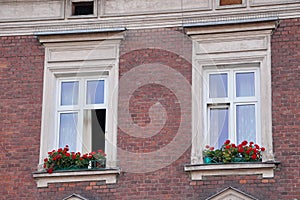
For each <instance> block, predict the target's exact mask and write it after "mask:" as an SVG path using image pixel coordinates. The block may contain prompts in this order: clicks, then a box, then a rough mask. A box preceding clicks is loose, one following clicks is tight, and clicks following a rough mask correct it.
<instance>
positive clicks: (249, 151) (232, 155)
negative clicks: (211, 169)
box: [203, 140, 265, 164]
mask: <svg viewBox="0 0 300 200" xmlns="http://www.w3.org/2000/svg"><path fill="white" fill-rule="evenodd" d="M263 151H265V148H264V147H260V146H259V145H257V144H254V143H253V142H250V143H248V142H247V141H243V142H242V143H241V144H239V145H235V144H233V143H231V142H230V140H226V141H225V142H224V144H223V145H222V147H221V148H220V149H214V147H210V146H209V145H206V149H205V150H204V151H203V162H204V164H213V163H239V162H261V161H262V153H263Z"/></svg>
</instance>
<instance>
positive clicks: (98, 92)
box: [86, 80, 104, 104]
mask: <svg viewBox="0 0 300 200" xmlns="http://www.w3.org/2000/svg"><path fill="white" fill-rule="evenodd" d="M86 92H87V94H86V95H87V96H86V102H87V104H103V103H104V80H97V81H88V82H87V91H86Z"/></svg>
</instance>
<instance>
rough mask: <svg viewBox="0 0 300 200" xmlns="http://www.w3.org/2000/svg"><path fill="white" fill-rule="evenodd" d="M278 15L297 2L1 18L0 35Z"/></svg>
mask: <svg viewBox="0 0 300 200" xmlns="http://www.w3.org/2000/svg"><path fill="white" fill-rule="evenodd" d="M262 14H264V15H274V14H275V15H277V16H278V18H279V19H287V18H298V17H300V3H295V4H290V3H289V4H286V5H270V6H264V7H263V6H255V7H249V6H248V7H245V8H235V9H218V10H215V9H212V10H204V11H192V10H191V11H185V12H181V11H178V12H177V13H175V12H170V13H157V14H155V13H152V14H142V15H129V16H124V15H122V16H99V17H98V18H97V17H95V18H85V19H62V20H40V21H39V20H35V21H26V22H25V21H23V22H21V21H19V22H1V23H0V36H8V35H33V34H34V33H36V32H47V31H62V30H63V31H74V30H78V29H80V30H84V29H106V28H109V29H113V28H120V27H123V28H124V27H126V29H145V28H162V27H181V26H182V25H183V24H186V23H187V22H192V21H203V20H204V21H205V20H210V19H211V18H240V17H245V16H252V17H254V18H255V16H260V15H262Z"/></svg>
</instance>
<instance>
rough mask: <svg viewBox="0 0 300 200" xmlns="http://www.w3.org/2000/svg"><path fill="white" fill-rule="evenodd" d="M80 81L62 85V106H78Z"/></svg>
mask: <svg viewBox="0 0 300 200" xmlns="http://www.w3.org/2000/svg"><path fill="white" fill-rule="evenodd" d="M78 86H79V83H78V81H72V82H62V83H61V103H60V105H62V106H66V105H77V104H78Z"/></svg>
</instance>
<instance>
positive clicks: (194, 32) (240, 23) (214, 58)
mask: <svg viewBox="0 0 300 200" xmlns="http://www.w3.org/2000/svg"><path fill="white" fill-rule="evenodd" d="M276 25H277V18H276V17H274V16H269V17H268V16H265V17H262V18H261V17H259V16H257V17H253V18H247V17H245V18H242V19H241V18H240V19H239V18H237V19H233V18H230V19H228V20H225V19H222V20H221V21H216V20H214V21H212V22H209V21H206V22H203V21H202V22H201V23H198V24H186V25H185V28H186V33H187V34H188V35H189V36H190V37H191V38H192V40H193V70H192V76H193V79H192V93H193V99H192V108H193V109H192V112H193V113H192V126H193V129H192V135H193V137H192V138H193V140H192V152H191V163H190V164H189V165H186V166H185V171H187V172H190V173H191V174H192V175H191V177H192V179H193V177H194V178H195V177H198V178H195V179H200V178H199V177H202V175H204V176H205V175H208V176H209V175H230V174H232V175H233V174H240V173H241V174H257V173H256V172H259V174H262V175H263V177H268V178H270V177H273V169H274V167H275V166H276V165H275V163H274V154H273V146H272V107H271V106H272V99H271V34H272V31H273V30H274V29H275V28H276ZM238 72H251V73H252V74H254V76H253V77H254V79H255V80H256V81H255V86H254V87H256V88H255V92H256V93H255V94H254V93H253V95H252V96H253V97H251V98H243V99H240V100H241V101H240V100H236V99H238V97H237V96H235V95H233V100H232V101H231V100H230V98H227V97H226V98H223V99H222V98H219V99H217V100H216V99H213V103H212V104H211V103H210V101H211V99H210V98H209V97H208V95H207V92H208V91H207V88H208V87H207V85H208V83H207V77H208V74H218V73H219V74H227V75H228V77H230V76H231V75H230V74H233V76H232V77H235V76H234V74H236V73H238ZM232 80H234V79H232ZM232 83H233V84H235V82H234V81H230V79H229V81H228V84H229V86H228V87H229V89H230V87H232V88H233V90H231V91H233V93H234V92H235V86H234V85H232ZM230 84H231V86H230ZM229 93H230V91H229ZM228 97H230V94H229V96H228ZM215 101H216V102H217V103H216V102H215ZM223 104H224V105H223ZM239 104H244V105H245V104H253V105H255V116H256V117H255V120H256V124H255V125H253V129H255V134H256V135H254V137H255V138H256V141H255V142H257V143H259V144H260V145H261V146H264V147H265V148H266V152H264V154H263V158H262V161H263V162H262V163H251V164H246V163H239V164H236V163H233V164H229V165H228V164H226V165H225V164H221V165H219V164H218V165H214V164H212V165H207V164H203V156H202V152H203V150H204V149H205V146H206V145H207V144H211V142H212V141H211V137H210V135H209V134H211V131H210V127H209V126H210V125H209V119H208V117H209V113H208V112H209V109H212V107H213V108H214V107H216V108H219V107H218V106H223V107H224V106H226V109H228V110H229V111H232V112H231V113H230V114H229V117H228V118H231V120H230V119H229V120H228V122H229V125H228V126H229V129H228V130H229V131H230V133H228V139H231V140H232V141H233V142H235V143H237V142H238V141H237V135H238V134H237V132H238V131H237V126H236V124H234V123H237V120H236V117H237V114H236V106H237V105H239ZM211 106H212V107H211ZM223 107H222V108H223ZM224 108H225V107H224ZM253 108H254V106H253ZM253 116H254V115H253ZM208 168H209V169H208ZM229 169H230V170H229ZM196 174H197V175H196Z"/></svg>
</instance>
